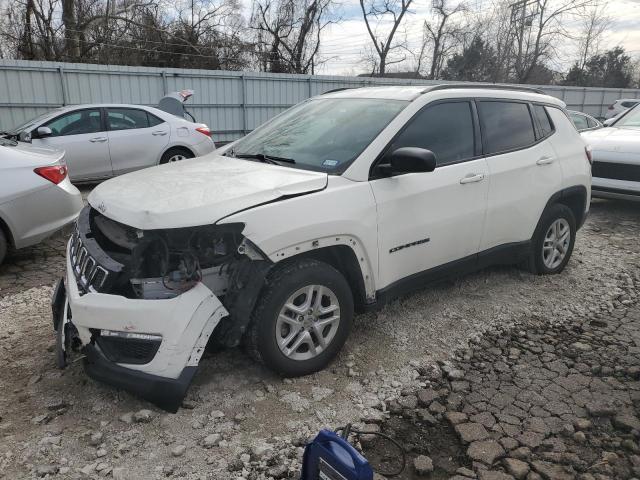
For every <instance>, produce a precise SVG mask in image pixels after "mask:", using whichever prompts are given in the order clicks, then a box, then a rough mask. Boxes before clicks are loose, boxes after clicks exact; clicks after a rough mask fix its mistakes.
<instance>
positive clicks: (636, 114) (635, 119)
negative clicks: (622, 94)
mask: <svg viewBox="0 0 640 480" xmlns="http://www.w3.org/2000/svg"><path fill="white" fill-rule="evenodd" d="M614 125H615V126H616V127H636V128H638V127H640V108H638V107H634V108H633V109H631V110H629V112H628V113H627V114H626V115H625V116H623V117H621V118H620V119H619V120H618V121H617V122H615V123H614Z"/></svg>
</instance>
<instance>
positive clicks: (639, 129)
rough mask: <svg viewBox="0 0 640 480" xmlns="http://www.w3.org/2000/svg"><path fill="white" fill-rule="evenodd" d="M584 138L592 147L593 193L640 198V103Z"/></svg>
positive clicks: (588, 133) (605, 196) (604, 196)
mask: <svg viewBox="0 0 640 480" xmlns="http://www.w3.org/2000/svg"><path fill="white" fill-rule="evenodd" d="M582 137H583V138H584V139H585V141H586V142H587V143H588V144H589V146H590V147H591V156H592V159H593V168H592V175H593V180H592V184H593V187H592V195H593V196H594V197H602V198H620V199H626V200H636V201H640V106H635V107H633V108H632V109H630V110H627V111H626V112H625V113H623V114H621V115H620V116H619V117H618V118H616V119H615V120H614V121H613V122H612V123H611V124H610V125H608V126H606V127H605V128H601V129H598V130H593V131H590V132H584V133H582Z"/></svg>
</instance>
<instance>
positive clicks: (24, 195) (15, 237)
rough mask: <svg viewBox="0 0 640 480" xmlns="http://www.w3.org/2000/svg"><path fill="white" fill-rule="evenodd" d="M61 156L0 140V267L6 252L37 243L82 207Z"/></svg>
mask: <svg viewBox="0 0 640 480" xmlns="http://www.w3.org/2000/svg"><path fill="white" fill-rule="evenodd" d="M83 205H84V204H83V202H82V196H81V195H80V192H79V191H78V189H77V188H76V187H74V186H73V185H72V184H71V182H70V181H69V177H68V176H67V167H66V165H65V163H64V152H61V151H56V150H50V149H44V148H34V147H31V146H29V145H24V144H19V143H18V142H16V141H14V140H10V139H6V138H0V264H1V263H2V261H3V260H4V258H5V256H6V254H7V251H8V250H9V249H10V248H15V249H18V248H24V247H28V246H31V245H34V244H36V243H39V242H41V241H42V240H44V239H45V238H47V237H48V236H49V235H51V234H53V233H54V232H56V231H57V230H59V229H60V228H62V227H64V226H65V225H67V224H68V223H71V222H73V221H74V220H75V219H76V217H77V216H78V213H80V210H81V209H82V207H83Z"/></svg>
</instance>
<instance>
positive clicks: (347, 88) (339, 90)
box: [320, 87, 359, 95]
mask: <svg viewBox="0 0 640 480" xmlns="http://www.w3.org/2000/svg"><path fill="white" fill-rule="evenodd" d="M352 88H359V87H342V88H334V89H332V90H327V91H326V92H322V93H321V94H320V95H326V94H327V93H335V92H341V91H343V90H351V89H352Z"/></svg>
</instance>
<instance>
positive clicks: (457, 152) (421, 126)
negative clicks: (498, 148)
mask: <svg viewBox="0 0 640 480" xmlns="http://www.w3.org/2000/svg"><path fill="white" fill-rule="evenodd" d="M401 147H420V148H425V149H427V150H431V151H432V152H433V153H435V155H436V160H437V164H438V165H447V164H450V163H457V162H461V161H464V160H468V159H470V158H473V157H474V156H475V142H474V130H473V116H472V111H471V105H470V103H469V102H467V101H464V102H446V103H438V104H436V105H432V106H427V107H426V108H425V109H424V110H422V111H421V112H419V113H418V114H417V115H416V116H414V117H413V118H412V119H411V120H410V121H409V123H408V124H407V125H406V127H405V129H404V130H403V131H402V132H401V133H400V135H398V137H397V138H396V139H395V140H394V141H393V143H392V145H391V151H394V150H396V149H398V148H401Z"/></svg>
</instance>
